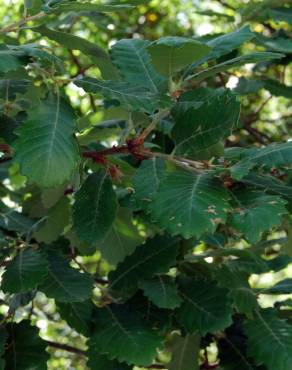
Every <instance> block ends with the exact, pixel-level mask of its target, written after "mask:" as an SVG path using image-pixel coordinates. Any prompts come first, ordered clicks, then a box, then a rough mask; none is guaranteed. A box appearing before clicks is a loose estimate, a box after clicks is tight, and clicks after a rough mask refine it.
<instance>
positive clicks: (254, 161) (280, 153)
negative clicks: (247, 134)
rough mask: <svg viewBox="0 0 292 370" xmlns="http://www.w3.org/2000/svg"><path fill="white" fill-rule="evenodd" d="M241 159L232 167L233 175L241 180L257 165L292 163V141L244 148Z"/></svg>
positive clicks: (268, 165) (271, 165)
mask: <svg viewBox="0 0 292 370" xmlns="http://www.w3.org/2000/svg"><path fill="white" fill-rule="evenodd" d="M241 158H242V159H241V160H240V161H239V162H238V163H236V164H235V165H233V166H232V167H231V174H232V177H233V178H234V179H236V180H240V179H241V178H242V177H244V176H246V175H247V174H248V173H249V171H250V170H251V169H252V168H254V167H255V166H267V167H270V168H271V167H278V166H282V165H288V164H291V163H292V143H291V142H288V143H280V144H278V143H277V144H271V145H267V146H266V147H265V148H261V149H255V148H252V149H244V150H243V151H242V152H241Z"/></svg>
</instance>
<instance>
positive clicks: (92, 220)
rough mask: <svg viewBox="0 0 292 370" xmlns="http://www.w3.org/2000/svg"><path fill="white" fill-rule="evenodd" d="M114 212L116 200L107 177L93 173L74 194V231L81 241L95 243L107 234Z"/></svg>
mask: <svg viewBox="0 0 292 370" xmlns="http://www.w3.org/2000/svg"><path fill="white" fill-rule="evenodd" d="M84 210H86V212H84ZM116 212H117V199H116V195H115V192H114V190H113V187H112V183H111V180H110V178H109V176H108V175H107V173H106V172H105V171H103V170H100V171H99V172H97V173H93V174H91V175H89V176H88V177H87V179H86V180H85V182H84V183H83V185H82V186H81V188H80V189H79V190H78V192H77V193H76V194H75V203H74V205H73V228H74V231H75V232H76V234H77V236H78V237H79V238H80V239H81V240H83V241H85V242H87V243H90V244H94V243H97V242H98V241H101V240H102V239H103V238H104V237H105V236H106V234H107V233H108V232H109V230H110V228H111V226H112V224H113V222H114V220H115V217H116Z"/></svg>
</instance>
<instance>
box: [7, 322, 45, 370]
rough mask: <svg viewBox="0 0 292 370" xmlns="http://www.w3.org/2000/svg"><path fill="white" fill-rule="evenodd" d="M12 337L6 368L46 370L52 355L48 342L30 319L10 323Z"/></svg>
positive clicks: (10, 369) (8, 346)
mask: <svg viewBox="0 0 292 370" xmlns="http://www.w3.org/2000/svg"><path fill="white" fill-rule="evenodd" d="M8 332H9V334H10V337H9V338H10V339H9V341H8V342H7V349H6V352H5V361H6V369H9V370H28V369H31V370H32V369H38V370H46V369H47V361H48V360H49V358H50V356H49V354H48V353H47V352H46V347H47V344H46V342H45V341H43V340H42V339H41V338H40V336H39V331H38V328H36V327H33V326H31V325H30V324H29V322H28V321H22V322H21V323H19V324H15V323H13V324H10V325H9V327H8Z"/></svg>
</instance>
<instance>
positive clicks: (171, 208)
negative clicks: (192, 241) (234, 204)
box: [151, 170, 229, 238]
mask: <svg viewBox="0 0 292 370" xmlns="http://www.w3.org/2000/svg"><path fill="white" fill-rule="evenodd" d="M227 199H228V195H227V193H226V191H225V189H224V188H223V186H222V185H221V184H220V182H219V180H217V179H216V178H215V177H214V175H213V174H212V173H208V172H204V173H195V172H190V171H185V170H175V171H173V172H170V173H169V174H167V175H166V176H165V178H164V179H163V181H162V182H161V183H160V185H159V188H158V191H157V193H156V195H155V197H154V200H153V202H152V204H151V216H152V219H153V220H154V221H156V222H157V223H158V225H159V226H160V227H161V228H163V229H166V230H167V231H169V232H170V233H171V234H172V235H177V234H180V235H182V236H183V237H184V238H190V237H192V236H195V237H198V238H199V237H201V236H202V235H203V234H204V233H212V232H214V231H215V229H216V228H217V225H218V224H219V223H224V222H225V220H226V216H227V211H228V208H229V204H228V202H227Z"/></svg>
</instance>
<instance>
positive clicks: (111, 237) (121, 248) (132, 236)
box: [97, 208, 143, 266]
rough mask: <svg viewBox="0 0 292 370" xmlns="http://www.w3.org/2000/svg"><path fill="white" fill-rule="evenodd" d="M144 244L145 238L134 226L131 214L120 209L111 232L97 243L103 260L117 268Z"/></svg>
mask: <svg viewBox="0 0 292 370" xmlns="http://www.w3.org/2000/svg"><path fill="white" fill-rule="evenodd" d="M142 242H143V238H142V237H141V236H140V235H139V233H138V229H137V227H135V226H134V225H133V222H132V214H131V212H130V211H129V210H128V209H126V208H120V210H119V211H118V214H117V217H116V219H115V221H114V223H113V225H112V227H111V229H110V231H109V232H108V233H107V234H106V236H105V237H104V239H102V240H101V241H100V242H98V243H97V249H98V250H99V251H100V252H101V254H102V256H103V258H105V259H106V260H107V261H108V262H109V263H110V264H111V265H114V266H116V265H117V264H118V263H120V262H122V261H123V260H124V259H125V257H126V256H128V255H129V254H131V253H133V252H134V250H135V248H136V247H137V245H139V244H141V243H142Z"/></svg>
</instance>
